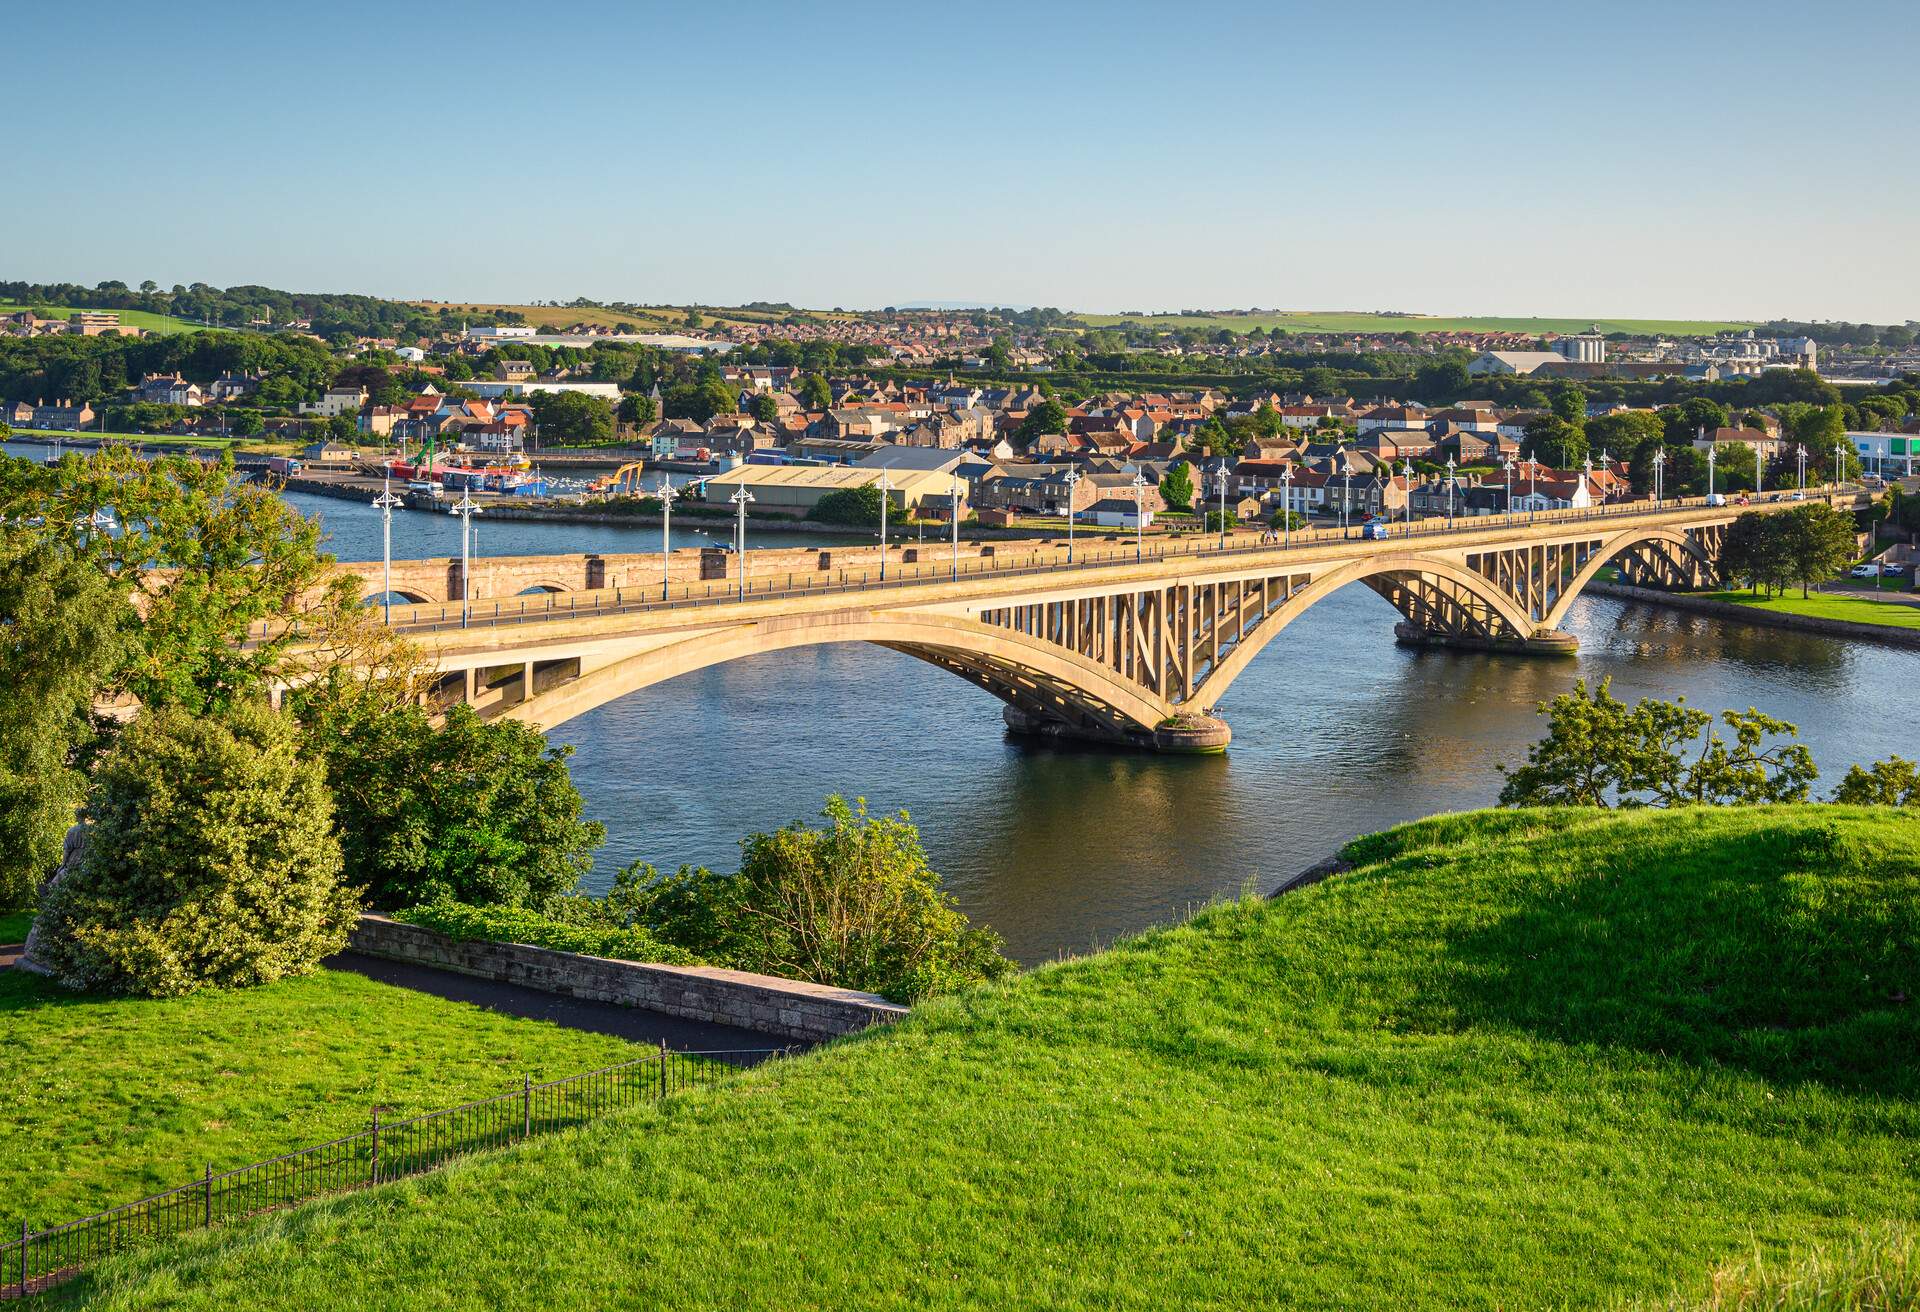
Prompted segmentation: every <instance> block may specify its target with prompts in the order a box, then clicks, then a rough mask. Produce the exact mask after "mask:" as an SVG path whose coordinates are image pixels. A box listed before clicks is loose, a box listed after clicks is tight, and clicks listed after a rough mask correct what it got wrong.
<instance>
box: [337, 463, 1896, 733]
mask: <svg viewBox="0 0 1920 1312" xmlns="http://www.w3.org/2000/svg"><path fill="white" fill-rule="evenodd" d="M1813 499H1816V500H1824V501H1826V502H1828V503H1829V504H1833V505H1835V506H1837V507H1839V508H1842V509H1855V508H1857V507H1858V506H1859V505H1860V504H1863V497H1862V495H1860V494H1855V493H1851V492H1844V493H1818V494H1813ZM1799 504H1804V502H1802V501H1800V500H1798V499H1794V498H1791V497H1790V495H1789V494H1781V495H1779V496H1778V497H1774V498H1771V499H1769V500H1767V501H1765V502H1763V503H1760V504H1755V505H1738V504H1723V505H1718V506H1710V505H1707V504H1705V502H1704V501H1702V500H1699V499H1695V500H1691V501H1686V502H1669V503H1667V504H1665V505H1663V506H1652V505H1648V504H1645V503H1639V504H1633V505H1628V506H1618V507H1604V508H1599V509H1594V510H1585V511H1560V512H1548V513H1541V514H1538V515H1535V516H1533V517H1526V516H1523V515H1516V516H1513V517H1511V518H1509V517H1506V516H1489V517H1481V518H1475V519H1463V520H1460V521H1457V522H1456V523H1454V524H1451V525H1449V524H1446V523H1445V522H1443V521H1428V522H1425V523H1421V524H1415V525H1412V526H1406V525H1394V526H1393V527H1392V529H1391V535H1390V536H1389V537H1387V538H1386V539H1384V540H1367V539H1362V538H1359V537H1357V536H1348V535H1343V534H1342V532H1341V531H1339V530H1315V531H1307V532H1300V533H1295V534H1293V535H1292V539H1291V541H1290V542H1288V543H1286V544H1284V545H1282V544H1280V543H1259V542H1257V541H1252V540H1249V539H1247V538H1241V539H1238V540H1236V541H1230V542H1229V544H1228V545H1227V546H1226V547H1224V548H1223V547H1221V546H1220V545H1219V543H1218V541H1217V540H1216V539H1214V538H1212V537H1209V538H1207V539H1205V540H1203V541H1195V540H1193V539H1186V540H1163V541H1160V542H1153V541H1149V542H1148V543H1147V544H1146V545H1145V548H1144V550H1142V549H1138V548H1136V546H1135V543H1134V540H1133V539H1132V538H1131V537H1126V536H1097V537H1096V536H1093V535H1085V534H1083V535H1081V536H1080V538H1079V540H1078V542H1077V544H1076V546H1075V548H1074V550H1073V552H1072V558H1071V559H1069V552H1068V548H1067V544H1066V542H1065V540H1064V539H1048V540H1035V541H1025V542H1012V543H1006V542H1003V543H994V544H988V545H985V546H982V545H977V544H967V545H965V546H963V547H962V548H961V549H960V550H959V551H958V552H955V551H954V550H953V549H952V548H950V547H949V546H947V545H946V544H940V545H937V546H935V545H927V544H909V545H907V546H904V547H902V546H894V547H890V549H889V552H888V559H887V566H886V577H885V578H884V580H883V579H882V578H881V577H880V569H879V554H878V549H877V548H876V547H859V548H853V549H850V550H849V549H842V548H828V549H826V550H824V551H806V550H794V549H785V550H781V551H770V552H765V553H761V552H751V551H750V552H749V553H748V556H747V559H746V571H745V576H744V577H742V574H741V570H740V568H739V565H740V562H739V558H738V557H736V556H734V555H733V554H732V553H726V552H704V553H703V552H699V551H684V552H675V553H673V555H674V558H673V559H671V560H667V561H663V559H662V557H661V555H660V554H658V553H651V554H636V555H631V556H593V555H586V556H551V557H522V558H514V559H508V560H491V561H481V562H477V563H476V565H475V569H474V574H475V579H474V583H475V585H476V586H475V587H474V588H473V589H471V590H470V592H469V597H468V600H467V602H466V604H464V605H463V604H462V603H460V602H458V601H442V600H441V599H440V598H441V596H442V595H443V594H444V593H446V592H447V591H448V590H449V589H448V587H447V581H448V579H449V578H451V591H452V592H453V594H454V595H455V596H457V595H458V584H459V577H458V568H459V562H458V561H452V562H447V561H425V562H405V563H402V562H395V564H394V590H395V591H397V592H406V593H408V594H409V595H419V596H420V597H422V599H423V600H422V602H421V603H419V604H408V605H396V606H394V608H393V611H392V618H391V622H392V624H393V625H394V626H395V627H396V628H397V629H400V630H402V631H403V632H405V633H407V634H409V635H410V636H412V637H413V638H414V639H415V640H416V641H417V642H418V643H419V644H420V645H421V646H422V648H423V649H424V650H425V651H426V652H427V654H428V656H429V657H430V659H431V661H432V662H433V664H434V665H435V666H436V667H437V668H438V669H439V670H440V671H441V672H442V678H441V686H440V689H439V691H438V694H437V695H438V696H439V697H441V698H442V699H444V700H446V701H449V702H451V701H458V700H464V701H467V702H468V703H470V704H472V705H474V706H475V707H476V708H477V709H479V710H480V712H481V713H482V714H484V715H488V716H506V717H510V718H512V719H516V720H523V721H527V722H531V723H537V724H540V725H542V726H545V727H549V728H551V727H553V726H555V725H558V724H562V723H564V722H566V721H567V720H569V719H571V718H572V717H574V716H576V715H580V714H582V713H584V712H586V711H589V710H592V709H593V708H595V707H597V706H601V705H604V704H605V703H607V702H609V701H612V700H614V699H616V698H619V697H624V696H627V695H628V694H629V693H633V692H636V691H639V690H640V689H643V688H646V687H648V686H650V685H652V684H654V683H658V682H660V681H662V680H665V679H671V678H673V677H675V676H676V675H680V674H685V673H688V672H689V671H692V670H698V669H702V668H704V667H707V666H710V665H716V664H719V663H722V662H725V661H731V660H737V659H739V658H741V657H744V656H752V655H757V654H760V653H763V652H770V651H779V650H783V649H786V648H791V647H804V646H811V645H815V644H818V643H828V642H869V643H875V644H878V645H880V646H883V647H889V648H892V649H893V650H896V651H901V652H905V653H906V654H908V655H910V656H913V657H916V658H917V659H920V660H923V661H926V662H928V663H929V664H932V665H936V666H939V667H940V668H941V669H944V670H948V671H950V672H951V673H953V674H956V675H958V676H959V677H961V678H963V679H966V680H967V681H968V682H970V683H973V684H976V685H978V686H979V687H982V688H984V689H986V690H987V691H989V692H991V693H993V694H994V695H995V696H997V697H999V698H1000V699H1001V700H1002V701H1004V702H1005V703H1006V719H1007V722H1008V724H1009V725H1010V726H1011V727H1012V728H1014V729H1016V730H1018V731H1022V732H1028V733H1035V734H1042V735H1061V736H1071V737H1079V738H1089V739H1094V740H1099V741H1105V742H1111V743H1120V744H1129V745H1134V746H1141V747H1151V748H1157V749H1161V750H1187V751H1210V750H1219V749H1221V748H1223V747H1224V746H1225V745H1226V743H1227V741H1228V738H1229V736H1230V735H1229V731H1228V729H1227V726H1226V725H1225V724H1224V723H1223V722H1222V721H1221V720H1219V719H1218V718H1216V717H1215V716H1214V715H1213V710H1214V707H1215V705H1216V704H1217V703H1218V702H1219V700H1220V698H1221V696H1222V695H1223V694H1224V693H1225V692H1226V690H1227V688H1228V687H1229V686H1230V685H1231V684H1232V683H1233V680H1234V679H1235V678H1236V677H1237V676H1238V675H1239V673H1240V672H1241V671H1242V670H1244V669H1245V668H1246V667H1247V665H1248V663H1249V662H1251V661H1252V660H1253V659H1254V658H1255V657H1256V656H1257V655H1258V654H1259V653H1260V651H1261V650H1262V649H1263V648H1264V647H1265V646H1266V645H1267V644H1268V643H1270V642H1272V641H1273V640H1274V638H1276V637H1277V636H1279V634H1280V633H1281V632H1282V631H1283V630H1285V628H1286V627H1287V625H1289V624H1291V623H1292V622H1293V621H1294V619H1296V618H1297V617H1299V616H1300V615H1302V614H1304V613H1305V612H1306V611H1307V610H1308V609H1309V608H1310V607H1312V606H1313V605H1314V604H1315V603H1316V602H1318V601H1320V600H1321V599H1323V598H1325V597H1328V596H1330V595H1332V594H1333V593H1335V592H1337V591H1339V590H1340V589H1341V588H1344V587H1347V586H1349V585H1353V584H1357V585H1359V586H1362V587H1366V588H1370V589H1372V590H1373V591H1374V592H1376V593H1378V594H1379V595H1380V596H1381V597H1383V598H1385V599H1386V600H1387V601H1388V602H1389V603H1391V604H1392V605H1393V606H1394V608H1395V609H1397V610H1398V611H1399V612H1400V614H1401V617H1402V619H1401V622H1400V623H1399V624H1398V625H1397V626H1396V630H1395V631H1396V636H1397V638H1398V640H1399V641H1401V642H1404V643H1410V644H1421V645H1426V644H1432V645H1441V646H1452V647H1469V648H1476V649H1481V650H1493V651H1506V652H1517V653H1534V654H1545V655H1559V654H1566V653H1570V652H1572V651H1573V650H1574V649H1575V646H1576V643H1575V640H1574V638H1573V637H1572V636H1571V635H1569V634H1567V633H1565V632H1563V631H1562V630H1561V628H1560V624H1561V621H1562V619H1563V618H1564V617H1565V615H1566V613H1567V609H1568V607H1570V606H1571V605H1572V604H1573V601H1574V599H1575V598H1576V597H1577V596H1579V594H1580V591H1581V589H1582V588H1583V587H1585V586H1586V584H1587V583H1588V582H1589V581H1590V580H1591V579H1592V578H1593V577H1594V576H1595V575H1596V574H1597V573H1598V572H1599V571H1600V570H1601V569H1602V568H1603V567H1605V566H1608V565H1612V566H1614V567H1615V568H1617V569H1618V570H1619V571H1620V573H1621V575H1622V577H1623V579H1624V580H1625V581H1626V582H1629V583H1633V584H1636V585H1638V586H1642V587H1654V588H1687V587H1697V586H1703V585H1707V584H1709V583H1712V582H1713V581H1715V580H1716V579H1717V577H1718V569H1717V565H1716V561H1717V558H1718V554H1719V548H1720V543H1721V540H1722V538H1723V536H1724V533H1725V530H1726V527H1727V525H1728V524H1730V523H1731V522H1732V521H1733V520H1734V519H1735V518H1736V517H1737V516H1739V515H1740V514H1743V513H1746V512H1747V511H1750V510H1758V511H1761V512H1767V513H1771V512H1777V511H1783V510H1790V509H1792V508H1793V507H1794V506H1796V505H1799ZM449 566H451V569H452V570H453V573H452V574H451V575H449V574H448V569H449ZM342 568H343V569H347V570H350V571H352V572H354V573H356V574H358V575H359V576H360V577H361V578H363V579H364V580H365V581H366V584H367V587H368V589H369V592H370V593H373V592H377V591H378V590H379V586H380V585H379V580H380V577H381V565H380V563H379V562H373V563H371V564H358V565H347V566H342ZM483 578H484V579H485V580H486V586H485V587H481V586H479V584H480V582H481V580H482V579H483ZM403 579H404V580H405V582H404V583H403V582H402V580H403ZM476 593H477V594H478V595H477V596H476V595H475V594H476Z"/></svg>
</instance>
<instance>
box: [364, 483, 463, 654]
mask: <svg viewBox="0 0 1920 1312" xmlns="http://www.w3.org/2000/svg"><path fill="white" fill-rule="evenodd" d="M402 504H404V503H403V502H402V501H401V500H400V498H399V497H397V496H395V495H394V494H393V484H392V482H391V481H390V480H388V479H385V478H383V479H381V480H380V495H379V496H377V497H375V498H374V499H373V505H374V508H375V509H376V510H378V511H379V512H380V610H381V616H382V619H383V621H384V622H385V623H387V624H391V623H393V508H394V507H395V506H398V505H402ZM460 572H461V577H462V578H464V577H465V576H466V569H465V567H462V569H461V571H460Z"/></svg>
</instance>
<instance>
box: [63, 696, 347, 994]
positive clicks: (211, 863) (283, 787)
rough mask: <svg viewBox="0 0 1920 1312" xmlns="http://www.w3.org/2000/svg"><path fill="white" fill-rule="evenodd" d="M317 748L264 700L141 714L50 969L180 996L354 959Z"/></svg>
mask: <svg viewBox="0 0 1920 1312" xmlns="http://www.w3.org/2000/svg"><path fill="white" fill-rule="evenodd" d="M303 749H304V743H303V740H302V738H301V736H300V733H299V730H298V726H296V725H295V724H294V722H293V720H292V719H291V718H289V717H287V716H285V715H281V714H278V713H277V712H274V711H270V710H268V709H267V708H266V707H265V706H263V705H260V704H259V703H256V702H244V703H239V704H236V705H234V706H231V707H229V708H227V709H226V710H224V711H222V712H219V713H217V714H210V715H209V714H200V715H195V714H189V713H187V712H185V711H182V710H178V709H169V710H160V711H150V712H148V713H146V714H143V715H141V716H140V718H139V719H137V720H135V721H134V723H133V724H132V725H131V726H130V727H129V728H128V729H127V730H126V731H125V732H124V733H123V734H122V735H121V736H120V739H119V741H118V742H117V743H116V744H115V745H114V748H113V750H112V751H111V752H110V753H108V755H107V756H106V758H105V759H104V760H103V761H102V762H101V765H100V769H99V773H98V777H97V780H96V782H95V786H94V790H93V793H92V795H91V796H90V798H89V799H88V802H87V806H86V819H87V821H88V822H89V825H88V828H87V830H86V836H85V839H84V841H83V843H82V845H81V849H80V852H79V854H78V856H77V858H76V859H75V861H74V862H73V864H72V865H71V866H69V867H68V868H67V869H66V870H64V871H63V873H62V874H61V875H60V876H59V877H58V878H56V879H55V880H54V881H53V883H52V884H51V885H49V887H48V889H47V893H46V896H45V897H44V898H43V899H42V902H41V906H40V917H39V923H38V924H37V925H36V927H35V944H34V953H35V956H36V958H37V959H38V960H39V961H41V962H42V963H43V964H45V965H46V966H47V967H48V969H49V970H50V971H51V972H52V973H53V975H54V976H55V977H56V978H58V979H59V980H60V981H61V982H62V983H65V984H67V985H70V986H72V987H76V988H91V989H101V990H106V991H110V992H116V993H139V994H148V995H153V996H175V995H179V994H183V993H190V992H193V991H194V990H196V989H199V988H204V987H209V986H213V987H226V988H234V987H245V986H249V985H254V984H264V983H266V982H268V981H270V980H274V979H278V978H280V977H281V976H284V975H298V974H305V973H307V972H308V971H311V970H313V969H314V968H315V967H316V966H318V965H319V963H320V960H321V959H322V958H323V957H326V956H329V955H331V954H332V953H335V952H338V951H339V950H340V949H341V948H343V947H345V946H346V942H347V931H348V929H349V928H350V927H351V926H352V924H353V920H354V917H355V915H356V904H355V898H354V895H353V891H352V890H351V889H349V888H348V887H347V886H346V884H345V883H343V882H342V880H341V860H340V845H339V843H338V841H337V840H336V839H335V838H334V835H333V807H332V804H331V802H330V800H329V799H328V796H327V788H326V783H325V780H324V778H323V774H322V769H321V765H320V763H319V761H317V760H315V759H314V758H313V757H311V756H310V755H309V754H307V753H306V752H305V751H304V750H303Z"/></svg>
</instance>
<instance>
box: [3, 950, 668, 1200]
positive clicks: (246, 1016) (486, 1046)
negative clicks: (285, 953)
mask: <svg viewBox="0 0 1920 1312" xmlns="http://www.w3.org/2000/svg"><path fill="white" fill-rule="evenodd" d="M0 939H4V935H0ZM0 1047H4V1049H5V1052H6V1054H7V1055H6V1060H5V1062H4V1064H0V1143H4V1144H5V1145H6V1151H4V1152H0V1197H5V1198H7V1199H10V1200H12V1202H11V1203H10V1205H9V1206H8V1208H7V1214H8V1217H9V1220H10V1221H11V1222H12V1223H13V1224H16V1225H17V1224H18V1219H17V1218H18V1215H19V1214H20V1213H22V1212H25V1213H27V1214H29V1215H30V1216H31V1219H32V1220H33V1222H34V1223H35V1224H36V1225H43V1224H50V1223H53V1222H58V1221H67V1220H74V1219H77V1218H79V1217H82V1216H86V1215H89V1214H91V1213H93V1212H95V1211H98V1210H100V1209H102V1208H104V1207H108V1206H111V1205H113V1204H116V1203H124V1202H132V1201H133V1200H134V1199H136V1198H139V1197H142V1196H144V1195H146V1194H149V1193H152V1192H154V1191H156V1190H159V1189H163V1188H168V1187H170V1186H173V1185H178V1184H184V1183H186V1182H187V1181H188V1180H189V1179H191V1178H193V1177H196V1176H198V1175H199V1174H200V1171H201V1169H202V1167H203V1166H205V1165H206V1164H208V1163H211V1164H212V1166H213V1168H214V1169H215V1170H216V1171H219V1170H225V1169H227V1168H229V1167H235V1166H242V1165H245V1164H246V1163H248V1162H253V1161H258V1160H261V1159H263V1158H267V1157H274V1156H277V1155H279V1154H280V1153H283V1152H288V1151H290V1150H292V1149H294V1148H301V1147H305V1146H307V1145H309V1144H314V1143H319V1142H322V1141H324V1140H327V1139H331V1138H334V1137H336V1136H338V1135H342V1134H347V1133H350V1132H352V1131H355V1130H359V1129H362V1128H364V1127H365V1125H366V1123H367V1117H368V1115H369V1112H370V1110H371V1108H372V1107H373V1106H374V1104H376V1103H378V1104H380V1105H381V1107H382V1108H392V1109H393V1114H394V1115H396V1116H398V1115H406V1114H409V1113H412V1112H422V1111H431V1110H433V1109H435V1108H440V1107H449V1106H452V1105H453V1104H455V1103H458V1102H462V1101H465V1100H467V1099H471V1098H478V1097H482V1096H484V1095H487V1094H492V1093H498V1092H500V1091H501V1090H503V1089H505V1088H507V1087H508V1086H510V1085H518V1084H519V1083H520V1079H521V1077H522V1075H523V1074H527V1073H531V1074H532V1075H533V1076H534V1078H535V1079H542V1078H553V1077H556V1076H560V1075H571V1074H573V1073H575V1072H578V1071H585V1070H592V1069H595V1068H597V1067H600V1066H605V1065H609V1064H611V1063H613V1062H616V1061H624V1060H626V1059H628V1058H630V1057H633V1056H636V1055H638V1050H637V1049H636V1048H635V1047H634V1046H633V1045H631V1044H629V1043H626V1042H624V1041H623V1040H620V1039H615V1038H610V1037H607V1036H604V1035H598V1034H583V1033H579V1032H577V1031H574V1030H567V1029H561V1028H560V1027H559V1026H557V1025H549V1024H547V1023H545V1022H544V1021H532V1020H519V1019H516V1018H513V1017H509V1016H501V1015H496V1014H494V1013H493V1012H489V1011H483V1010H481V1009H480V1008H478V1007H470V1006H467V1005H465V1004H463V1003H458V1002H447V1001H444V1000H442V999H440V998H435V997H430V996H428V995H426V994H422V993H415V992H412V991H410V990H407V989H400V988H393V987H391V986H389V985H386V984H379V983H375V982H374V981H373V980H370V979H366V978H365V977H363V976H360V975H354V974H349V973H346V972H343V971H322V972H321V973H319V974H316V975H311V976H308V977H306V978H302V979H286V980H281V981H279V982H277V983H274V984H270V985H267V986H266V987H264V988H258V989H245V990H238V991H230V992H219V991H214V992H209V993H202V994H197V995H194V996H192V997H187V998H170V999H164V1000H146V999H129V998H94V997H86V996H81V995H76V994H72V993H69V992H68V991H66V990H64V989H61V988H59V987H57V986H55V985H53V984H51V983H48V982H47V981H46V980H44V979H41V978H40V977H39V976H37V975H30V974H27V973H26V972H24V971H19V970H4V971H0ZM382 1114H383V1115H384V1114H385V1112H384V1111H383V1113H382Z"/></svg>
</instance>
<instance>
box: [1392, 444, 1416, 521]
mask: <svg viewBox="0 0 1920 1312" xmlns="http://www.w3.org/2000/svg"><path fill="white" fill-rule="evenodd" d="M1388 467H1389V468H1391V467H1392V466H1388ZM1400 473H1401V475H1402V476H1403V477H1404V478H1405V479H1406V480H1407V532H1409V533H1411V532H1413V458H1412V457H1411V456H1409V457H1408V458H1407V459H1405V460H1403V461H1401V462H1400Z"/></svg>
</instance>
